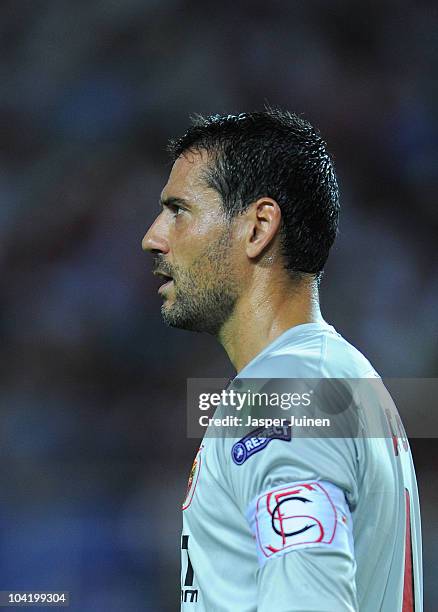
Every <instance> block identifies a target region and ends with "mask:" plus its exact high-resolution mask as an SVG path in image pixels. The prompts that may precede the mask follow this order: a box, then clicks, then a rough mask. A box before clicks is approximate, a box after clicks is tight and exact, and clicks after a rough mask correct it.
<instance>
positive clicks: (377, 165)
mask: <svg viewBox="0 0 438 612" xmlns="http://www.w3.org/2000/svg"><path fill="white" fill-rule="evenodd" d="M437 60H438V8H437V6H436V3H434V2H424V1H419V2H416V3H412V2H408V1H407V0H399V1H398V2H392V1H384V2H381V1H374V0H370V1H368V2H367V3H365V4H364V3H359V2H348V1H340V0H331V1H330V2H323V1H314V0H311V1H307V2H304V1H297V2H288V1H286V0H283V1H280V0H271V2H266V1H264V2H261V1H259V0H253V1H252V2H244V1H243V0H234V2H233V3H230V4H228V3H219V2H209V1H208V0H204V1H203V2H199V1H194V0H193V1H190V0H189V1H186V2H183V1H181V0H160V1H158V0H86V1H84V0H75V2H72V1H70V0H68V1H67V0H32V2H30V1H26V0H21V1H20V0H1V2H0V75H1V81H0V135H1V137H0V283H1V311H0V334H1V339H0V364H1V366H0V370H1V373H0V380H1V390H0V402H1V405H0V431H1V434H0V436H1V437H0V454H1V470H0V490H1V504H0V576H1V578H0V583H1V584H0V590H6V589H19V590H31V589H37V590H42V589H49V590H55V589H58V590H60V589H64V590H68V591H70V592H71V600H72V603H71V607H70V609H72V610H75V611H80V612H91V611H93V612H94V611H96V612H120V611H123V612H131V611H132V612H137V611H138V612H140V611H148V612H149V611H151V612H171V611H175V610H177V609H179V555H180V551H179V544H180V539H179V536H180V528H181V516H180V504H181V500H182V498H183V496H184V492H185V487H186V481H187V475H188V472H189V469H190V466H191V462H192V459H193V455H194V453H195V451H196V448H197V441H196V440H188V439H187V438H186V436H185V418H186V415H185V384H186V378H187V377H189V376H190V377H201V376H214V377H227V376H231V375H232V374H233V370H232V368H231V366H230V365H229V363H228V361H227V358H226V356H225V354H224V352H223V350H222V349H221V348H220V347H219V346H218V345H217V343H216V342H215V340H214V339H212V338H209V337H206V336H201V335H198V334H191V333H186V332H183V331H177V330H170V329H167V328H166V327H165V326H164V325H163V323H162V322H161V317H160V299H159V297H158V296H157V294H156V289H157V286H158V285H157V282H156V279H154V278H153V277H152V276H151V274H150V269H151V258H150V257H149V256H147V255H145V254H143V253H142V251H141V248H140V242H141V238H142V237H143V234H144V232H145V230H146V229H147V228H148V226H149V225H150V223H151V222H152V220H153V219H154V217H155V215H156V213H157V202H158V197H159V194H160V191H161V188H162V187H163V185H164V183H165V182H166V179H167V175H168V172H169V169H170V165H169V160H168V158H167V154H166V152H165V147H166V142H167V140H168V138H169V137H172V136H177V135H179V134H180V133H181V132H182V131H184V130H185V128H186V127H187V125H188V117H189V115H191V114H194V113H196V112H201V113H216V112H219V113H222V112H226V113H229V112H240V111H248V110H257V109H260V108H262V107H263V105H264V103H265V101H268V102H269V103H271V104H273V105H280V106H282V107H285V108H287V109H290V110H294V111H296V112H299V113H303V114H304V116H305V117H306V118H308V119H309V120H311V121H312V122H313V123H315V124H316V125H317V126H318V127H319V128H320V130H321V132H322V134H323V136H324V137H325V138H326V140H327V141H328V143H329V148H330V149H331V151H332V152H333V155H334V157H335V162H336V166H337V171H338V174H339V181H340V185H341V191H342V204H343V212H342V218H341V230H340V235H339V238H338V241H337V244H336V247H335V248H334V249H333V252H332V255H331V257H330V261H329V265H328V266H327V269H326V276H325V278H324V279H323V282H322V286H321V300H322V305H323V309H324V311H323V312H324V314H325V318H326V319H327V320H328V321H329V322H330V323H332V324H333V325H335V326H336V327H337V329H338V331H340V332H341V333H342V334H343V335H344V336H345V337H346V338H347V339H349V340H350V341H351V342H353V343H354V344H355V345H356V346H357V347H358V348H359V349H361V350H362V351H363V352H364V353H365V354H366V355H367V356H368V357H369V358H370V360H371V361H372V362H373V364H374V365H375V367H376V369H377V370H378V371H379V372H380V373H381V374H382V375H383V376H386V377H391V376H392V377H435V376H437V370H438V342H437V340H438V323H437V303H438V269H437V265H436V264H437V261H436V241H437V230H438V207H437V199H436V192H437V188H438V146H437V143H438V113H437V110H438V105H437V103H438V80H437V74H438V70H437V68H438V66H437ZM430 408H431V410H434V409H436V398H430ZM408 433H409V432H408ZM412 449H413V452H414V457H415V460H416V466H417V470H418V479H419V486H420V493H421V495H422V503H423V521H424V551H425V555H424V565H425V598H426V606H425V610H426V611H429V610H430V611H432V610H435V609H437V606H438V583H437V581H436V580H433V577H434V576H435V577H436V573H437V565H438V563H437V561H438V548H437V544H438V520H437V511H436V508H437V504H438V487H437V478H436V470H437V463H438V459H437V454H436V450H435V441H434V440H425V439H422V440H412Z"/></svg>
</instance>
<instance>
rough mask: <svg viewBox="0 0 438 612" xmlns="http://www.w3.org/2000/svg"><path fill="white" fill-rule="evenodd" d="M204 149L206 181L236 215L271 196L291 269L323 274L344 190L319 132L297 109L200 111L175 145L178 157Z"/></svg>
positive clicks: (228, 211)
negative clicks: (204, 114) (205, 113)
mask: <svg viewBox="0 0 438 612" xmlns="http://www.w3.org/2000/svg"><path fill="white" fill-rule="evenodd" d="M202 150H205V151H206V152H207V153H208V154H209V155H210V156H211V159H212V163H210V164H209V166H208V170H207V173H206V180H207V182H208V184H209V186H210V187H212V188H214V189H215V190H216V191H218V192H219V194H220V195H221V197H222V202H223V207H224V210H225V212H226V214H227V216H228V217H229V218H232V217H234V216H235V215H237V214H239V213H240V212H243V211H244V210H245V209H246V208H247V207H248V206H249V205H250V204H251V203H252V202H255V201H256V200H257V199H259V198H261V197H263V196H268V197H271V198H273V199H274V200H276V201H277V202H278V205H279V206H280V209H281V214H282V224H281V242H280V244H281V250H282V255H283V257H284V262H285V268H286V269H287V270H288V271H289V272H290V273H292V275H293V274H296V273H308V274H314V275H316V278H317V279H318V280H319V279H320V277H321V275H322V270H323V267H324V264H325V262H326V260H327V257H328V254H329V250H330V247H331V246H332V244H333V241H334V239H335V237H336V233H337V228H338V217H339V192H338V184H337V181H336V175H335V170H334V166H333V161H332V159H331V157H330V155H329V153H328V151H327V147H326V143H325V142H324V141H323V140H322V138H321V135H320V134H319V132H318V131H317V130H316V129H315V128H314V127H313V126H312V125H311V124H310V123H309V122H308V121H306V120H304V119H303V118H301V117H299V116H298V115H296V114H294V113H291V112H287V111H281V110H279V109H273V108H267V109H266V110H264V111H260V112H254V113H241V114H239V115H212V116H210V117H206V118H204V117H202V116H199V115H198V116H196V117H195V118H194V119H192V125H191V127H190V128H189V129H188V130H187V131H186V133H185V134H184V135H183V136H182V137H181V138H179V139H177V140H173V141H171V142H170V144H169V151H170V152H171V155H172V158H173V160H176V159H177V158H178V157H179V156H180V155H182V154H183V153H185V152H186V151H202Z"/></svg>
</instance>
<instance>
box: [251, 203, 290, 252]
mask: <svg viewBox="0 0 438 612" xmlns="http://www.w3.org/2000/svg"><path fill="white" fill-rule="evenodd" d="M246 217H247V218H246V223H245V247H246V254H247V255H248V257H249V258H250V259H254V258H256V257H258V256H259V255H261V254H262V252H263V251H264V250H265V249H266V248H267V247H268V246H269V245H271V244H272V242H273V240H274V239H275V237H276V235H277V233H278V231H279V229H280V224H281V210H280V207H279V205H278V204H277V202H276V201H275V200H273V199H272V198H268V197H266V198H265V197H264V198H260V199H259V200H257V201H256V202H254V203H253V204H251V206H250V207H249V208H248V209H247V210H246Z"/></svg>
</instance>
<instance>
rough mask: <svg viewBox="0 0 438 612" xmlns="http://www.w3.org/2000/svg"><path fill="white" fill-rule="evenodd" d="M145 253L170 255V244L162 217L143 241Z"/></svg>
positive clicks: (151, 227)
mask: <svg viewBox="0 0 438 612" xmlns="http://www.w3.org/2000/svg"><path fill="white" fill-rule="evenodd" d="M141 248H142V249H143V251H149V252H151V253H168V252H169V242H168V239H167V236H166V231H165V227H164V223H163V221H162V215H161V214H160V215H158V217H157V218H156V219H155V221H154V222H153V223H152V225H151V226H150V228H149V229H148V231H147V232H146V234H145V235H144V237H143V240H142V241H141Z"/></svg>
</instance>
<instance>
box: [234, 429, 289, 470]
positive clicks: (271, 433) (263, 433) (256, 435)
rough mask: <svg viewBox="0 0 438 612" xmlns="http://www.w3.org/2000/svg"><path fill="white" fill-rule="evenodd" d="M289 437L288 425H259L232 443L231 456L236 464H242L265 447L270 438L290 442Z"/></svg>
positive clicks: (270, 440)
mask: <svg viewBox="0 0 438 612" xmlns="http://www.w3.org/2000/svg"><path fill="white" fill-rule="evenodd" d="M291 438H292V434H291V428H290V426H288V425H284V426H282V427H259V429H255V430H254V431H252V432H250V433H249V434H247V435H246V436H245V437H244V438H242V439H241V440H239V441H238V442H236V443H235V444H234V445H233V448H232V449H231V457H232V458H233V461H234V463H235V464H236V465H243V464H244V463H245V461H247V459H249V458H250V457H252V455H255V454H256V453H258V452H260V451H262V450H263V449H265V448H266V447H267V446H268V444H269V443H270V442H272V440H284V441H285V442H290V440H291Z"/></svg>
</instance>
